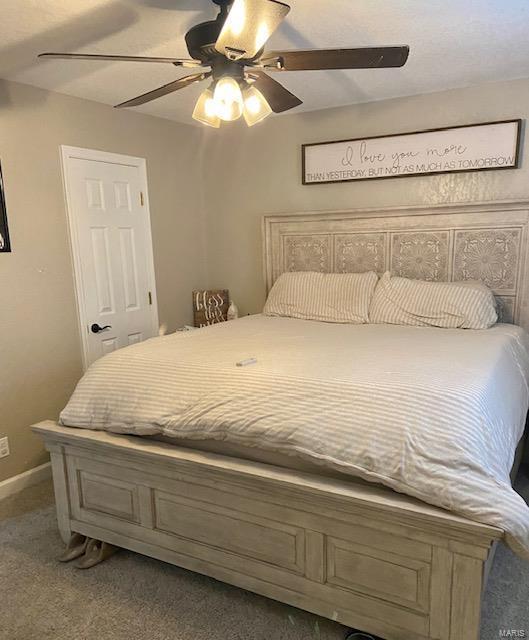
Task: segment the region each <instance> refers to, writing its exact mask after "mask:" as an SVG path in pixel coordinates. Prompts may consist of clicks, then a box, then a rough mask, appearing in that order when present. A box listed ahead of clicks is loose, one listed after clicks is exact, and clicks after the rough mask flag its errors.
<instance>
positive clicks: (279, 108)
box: [248, 69, 303, 113]
mask: <svg viewBox="0 0 529 640" xmlns="http://www.w3.org/2000/svg"><path fill="white" fill-rule="evenodd" d="M248 75H249V76H250V77H253V78H257V79H256V80H255V82H253V83H252V87H255V88H256V89H258V90H259V91H260V92H261V93H262V94H263V96H264V97H265V98H266V101H267V102H268V104H269V105H270V107H271V109H272V111H273V112H274V113H283V111H288V110H289V109H294V107H299V105H300V104H303V101H302V100H300V99H299V98H298V97H297V96H295V95H294V94H293V93H290V91H289V90H288V89H285V87H284V86H283V85H282V84H280V83H279V82H277V80H274V79H273V78H271V77H270V76H269V75H267V74H266V73H264V71H260V70H259V69H252V70H251V72H250V73H249V74H248Z"/></svg>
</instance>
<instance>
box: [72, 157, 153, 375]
mask: <svg viewBox="0 0 529 640" xmlns="http://www.w3.org/2000/svg"><path fill="white" fill-rule="evenodd" d="M62 153H63V171H64V179H65V188H66V198H67V204H68V216H69V221H70V232H71V240H72V252H73V258H74V268H75V276H76V284H77V296H78V308H79V319H80V328H81V335H82V337H83V348H84V364H85V367H87V366H88V365H90V364H91V363H92V362H94V360H97V359H98V358H100V357H101V356H103V355H105V354H107V353H110V352H111V351H114V350H115V349H119V348H121V347H125V346H128V345H130V344H134V343H136V342H141V341H142V340H145V339H146V338H150V337H152V336H153V335H155V334H156V333H157V327H158V314H157V307H156V292H155V283H154V268H153V258H152V242H151V229H150V219H149V208H148V202H147V189H146V172H145V161H144V160H142V159H141V158H130V157H128V156H118V155H116V154H108V153H103V152H100V151H91V150H87V149H75V148H72V147H63V148H62Z"/></svg>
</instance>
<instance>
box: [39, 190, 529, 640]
mask: <svg viewBox="0 0 529 640" xmlns="http://www.w3.org/2000/svg"><path fill="white" fill-rule="evenodd" d="M528 225H529V203H528V202H508V203H486V204H482V205H476V204H472V205H458V206H440V207H429V208H428V209H424V208H413V209H409V208H408V209H391V210H367V211H354V212H332V213H314V214H301V215H285V216H266V217H265V219H264V249H265V250H264V255H265V273H266V284H267V288H270V286H271V285H272V284H273V282H274V280H275V279H276V278H277V277H278V276H279V275H280V274H281V273H282V272H284V271H289V270H317V271H339V272H347V271H365V270H369V269H373V270H376V271H378V272H383V271H385V270H386V269H389V270H391V271H392V272H393V273H395V274H399V275H404V276H409V277H418V278H425V279H429V280H460V279H481V280H483V281H484V282H486V283H487V284H489V285H490V286H491V287H492V288H493V290H494V291H495V293H496V295H497V297H498V300H499V301H500V303H501V305H502V309H503V314H504V321H511V322H516V323H517V324H521V325H523V326H524V327H526V328H529V311H528V306H527V298H526V295H525V293H526V289H527V285H528V284H529V279H528V271H527V270H528V265H529V262H528V260H527V247H528V244H527V232H528ZM33 429H34V431H35V432H37V433H38V434H40V435H41V436H42V437H43V438H44V440H45V443H46V447H47V449H48V451H49V452H50V455H51V462H52V469H53V481H54V486H55V495H56V503H57V515H58V522H59V529H60V532H61V535H62V537H63V539H64V540H65V541H68V540H69V539H70V536H71V534H72V533H77V534H81V535H82V536H87V537H89V538H93V539H96V540H101V541H104V542H105V543H109V544H112V545H116V546H119V547H124V548H127V549H131V550H133V551H136V552H138V553H142V554H145V555H148V556H152V557H154V558H158V559H160V560H164V561H166V562H170V563H172V564H175V565H178V566H180V567H184V568H186V569H190V570H192V571H196V572H199V573H203V574H206V575H208V576H211V577H213V578H217V579H218V580H221V581H224V582H227V583H230V584H234V585H237V586H239V587H242V588H244V589H248V590H250V591H254V592H256V593H259V594H262V595H264V596H267V597H270V598H273V599H275V600H279V601H281V602H285V603H288V604H291V605H294V606H296V607H299V608H302V609H306V610H308V611H312V612H314V613H317V614H320V615H322V616H324V617H327V618H331V619H333V620H337V621H338V622H340V623H343V624H344V625H347V626H351V627H354V628H357V629H362V630H364V631H366V632H370V633H373V634H376V635H379V636H381V637H383V638H387V639H388V640H424V639H437V640H478V639H479V627H480V610H481V598H482V593H483V589H484V585H485V581H486V576H487V573H488V569H489V568H490V563H491V559H492V555H493V551H494V549H495V546H496V543H497V542H498V541H499V540H500V539H501V538H502V536H503V532H502V531H501V530H500V529H497V528H495V527H491V526H487V525H484V524H479V523H477V522H473V521H470V520H468V519H466V518H462V517H459V516H456V515H454V514H452V513H449V512H447V511H444V510H442V509H438V508H435V507H432V506H429V505H427V504H425V503H422V502H419V501H417V500H414V499H412V498H409V497H407V496H404V495H402V494H398V493H396V492H394V491H391V490H389V489H384V488H381V487H378V486H375V485H373V486H371V485H368V484H365V483H359V482H355V481H348V480H339V479H333V478H327V477H321V476H318V475H313V474H308V473H304V472H300V471H293V470H287V469H282V468H279V467H274V466H271V465H266V464H261V463H257V462H252V461H248V460H241V459H237V458H230V457H226V456H221V455H216V454H212V453H205V452H200V451H196V450H191V449H185V448H181V447H177V446H174V445H170V444H165V443H160V442H156V441H152V440H148V439H142V438H138V437H134V436H117V435H112V434H107V433H103V432H96V431H90V430H83V429H72V428H68V427H61V426H59V425H57V424H56V423H54V422H43V423H40V424H38V425H34V426H33Z"/></svg>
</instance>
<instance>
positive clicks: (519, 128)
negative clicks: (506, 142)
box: [301, 118, 524, 186]
mask: <svg viewBox="0 0 529 640" xmlns="http://www.w3.org/2000/svg"><path fill="white" fill-rule="evenodd" d="M494 124H516V125H517V133H516V143H515V162H514V164H513V165H510V166H506V167H480V168H476V169H464V170H458V171H450V170H449V171H428V172H426V173H421V172H418V173H406V174H400V175H391V176H377V177H370V178H355V179H345V180H321V181H314V182H312V181H307V179H306V175H307V172H306V158H305V156H306V150H307V149H308V148H309V147H318V146H321V145H331V144H343V143H345V142H360V141H363V140H365V141H369V140H378V139H382V138H399V137H401V136H413V135H421V134H424V133H436V132H439V131H451V130H453V129H471V128H473V127H484V126H488V125H494ZM523 125H524V121H523V119H522V118H512V119H508V120H493V121H490V122H473V123H471V124H461V125H453V126H450V127H435V128H433V129H420V130H419V131H401V132H400V133H390V134H384V135H379V136H366V137H363V138H346V139H345V140H326V141H325V142H310V143H307V144H302V145H301V172H302V175H301V184H302V185H304V186H314V185H322V184H325V185H328V184H340V183H342V184H343V183H346V182H350V183H354V182H363V181H366V180H396V179H398V178H416V177H421V176H435V175H443V174H447V173H474V172H478V171H506V170H507V171H508V170H512V169H519V168H520V167H521V151H522V128H523Z"/></svg>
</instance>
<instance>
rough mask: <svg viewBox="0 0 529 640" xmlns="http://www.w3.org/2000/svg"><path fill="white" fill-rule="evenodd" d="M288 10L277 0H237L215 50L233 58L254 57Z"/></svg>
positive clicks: (286, 6)
mask: <svg viewBox="0 0 529 640" xmlns="http://www.w3.org/2000/svg"><path fill="white" fill-rule="evenodd" d="M289 11H290V7H289V6H288V4H285V3H284V2H279V1H278V0H235V1H234V3H233V4H232V6H231V8H230V12H229V14H228V17H227V18H226V22H225V23H224V26H223V27H222V31H221V32H220V35H219V37H218V39H217V42H216V43H215V49H216V50H217V51H218V52H219V53H223V54H224V55H225V56H226V57H227V58H229V59H230V60H242V59H252V58H254V57H255V56H256V55H257V54H258V53H259V51H260V50H261V49H262V48H263V46H264V45H265V43H266V41H267V40H268V38H270V36H271V35H272V34H273V33H274V31H275V30H276V29H277V28H278V27H279V25H280V24H281V23H282V22H283V20H284V19H285V17H286V15H287V13H288V12H289Z"/></svg>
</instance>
